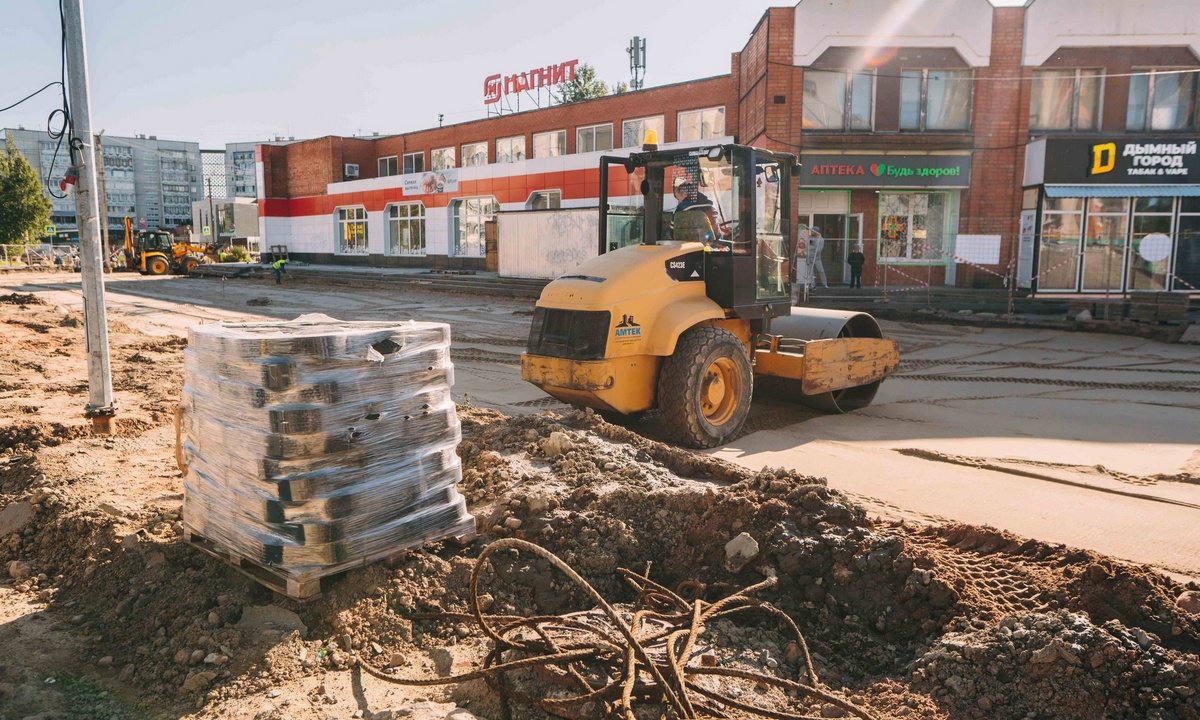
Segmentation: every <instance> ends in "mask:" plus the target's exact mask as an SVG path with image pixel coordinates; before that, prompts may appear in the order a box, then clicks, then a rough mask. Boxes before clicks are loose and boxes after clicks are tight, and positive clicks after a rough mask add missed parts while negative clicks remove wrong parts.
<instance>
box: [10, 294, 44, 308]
mask: <svg viewBox="0 0 1200 720" xmlns="http://www.w3.org/2000/svg"><path fill="white" fill-rule="evenodd" d="M0 303H4V304H6V305H20V306H21V307H25V306H27V305H49V304H50V303H48V302H46V301H45V300H43V299H41V298H40V297H38V296H37V295H34V294H33V293H9V294H8V295H0Z"/></svg>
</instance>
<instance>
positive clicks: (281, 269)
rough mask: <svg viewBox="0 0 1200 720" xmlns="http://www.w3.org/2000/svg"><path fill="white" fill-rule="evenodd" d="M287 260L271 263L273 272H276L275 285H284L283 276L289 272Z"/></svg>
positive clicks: (280, 259) (282, 259) (281, 259)
mask: <svg viewBox="0 0 1200 720" xmlns="http://www.w3.org/2000/svg"><path fill="white" fill-rule="evenodd" d="M286 266H287V258H279V259H278V260H276V261H275V262H273V263H271V270H273V271H274V272H275V284H276V285H281V284H283V275H284V273H286V272H287V267H286Z"/></svg>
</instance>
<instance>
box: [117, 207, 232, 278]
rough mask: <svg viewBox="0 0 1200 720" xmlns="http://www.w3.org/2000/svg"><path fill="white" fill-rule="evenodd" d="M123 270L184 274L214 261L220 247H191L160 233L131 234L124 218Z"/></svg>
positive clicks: (126, 219) (143, 232) (213, 245)
mask: <svg viewBox="0 0 1200 720" xmlns="http://www.w3.org/2000/svg"><path fill="white" fill-rule="evenodd" d="M123 252H124V254H125V269H126V270H137V271H138V272H140V273H141V274H143V275H165V274H167V273H168V272H171V273H176V274H180V275H187V274H189V273H191V272H192V268H194V267H196V266H197V265H199V264H200V263H202V262H216V261H217V258H218V257H219V254H220V246H219V245H217V244H216V243H211V244H209V245H193V244H191V243H188V242H182V241H177V240H176V239H175V236H173V235H172V234H171V233H169V232H165V231H163V230H150V231H141V232H138V233H136V234H135V233H134V232H133V220H132V218H128V217H127V218H125V247H124V251H123Z"/></svg>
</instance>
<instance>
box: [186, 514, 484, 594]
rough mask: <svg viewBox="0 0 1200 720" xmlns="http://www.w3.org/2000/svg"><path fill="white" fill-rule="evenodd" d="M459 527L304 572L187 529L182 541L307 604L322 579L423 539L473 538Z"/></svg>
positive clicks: (384, 559) (416, 544)
mask: <svg viewBox="0 0 1200 720" xmlns="http://www.w3.org/2000/svg"><path fill="white" fill-rule="evenodd" d="M458 530H460V531H463V532H460V534H458V535H452V536H450V537H442V538H436V533H431V534H430V535H429V536H427V537H425V538H422V539H421V540H419V541H417V542H414V543H412V544H411V545H406V546H404V547H400V548H388V549H387V550H386V551H383V552H379V553H375V554H374V555H369V556H367V557H363V558H359V559H358V560H355V561H353V562H349V563H339V564H338V565H334V566H332V567H328V568H321V569H319V570H312V571H309V572H304V573H294V572H288V571H286V570H283V569H282V568H278V567H273V566H270V565H264V564H262V563H260V562H256V561H254V560H251V559H250V558H247V557H243V556H241V555H239V554H238V553H235V552H233V551H232V550H228V549H226V548H224V547H221V546H220V545H218V544H217V543H215V542H213V541H212V540H209V539H208V538H206V537H203V536H201V535H200V534H199V533H196V532H193V531H191V530H188V529H186V528H185V529H184V531H183V539H184V542H187V543H188V544H190V545H191V546H192V547H194V548H196V549H197V550H201V551H203V552H205V553H207V554H209V555H211V556H213V557H215V558H216V559H218V560H220V561H221V562H223V563H225V564H226V565H228V566H230V567H231V568H233V569H234V570H237V571H238V572H240V573H241V574H243V575H245V576H246V577H248V578H250V579H251V580H254V581H255V582H257V583H258V584H260V585H262V586H263V587H266V588H270V589H271V590H274V591H275V592H277V593H279V594H280V595H284V596H286V597H289V598H291V599H292V600H295V601H296V602H300V603H308V602H312V601H314V600H319V599H321V581H322V580H324V579H325V578H332V577H334V576H337V575H341V574H342V573H344V572H348V571H350V570H353V569H355V568H359V567H363V566H364V565H371V564H373V563H377V562H389V561H391V560H393V559H395V558H398V557H400V556H402V555H403V554H404V553H405V552H406V551H408V550H410V549H411V548H414V547H420V546H421V545H424V544H425V543H426V542H431V541H434V540H435V539H436V540H437V541H439V542H440V541H449V542H457V543H460V544H465V543H467V542H469V541H470V540H471V539H473V538H474V531H473V530H472V531H466V530H467V529H466V528H463V527H460V528H458Z"/></svg>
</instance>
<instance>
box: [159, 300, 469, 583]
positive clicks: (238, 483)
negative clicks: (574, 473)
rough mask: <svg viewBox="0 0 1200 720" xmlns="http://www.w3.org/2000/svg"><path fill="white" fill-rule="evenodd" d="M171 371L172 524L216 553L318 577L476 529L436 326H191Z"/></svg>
mask: <svg viewBox="0 0 1200 720" xmlns="http://www.w3.org/2000/svg"><path fill="white" fill-rule="evenodd" d="M184 373H185V385H184V388H183V403H182V404H183V411H184V412H183V416H182V418H181V423H182V426H181V433H182V435H181V437H182V442H183V451H184V461H185V464H186V466H187V475H186V478H185V480H184V508H183V521H184V525H185V526H186V527H187V528H188V530H189V531H191V532H193V533H195V534H197V535H200V536H202V537H204V538H205V539H207V540H208V541H210V542H212V543H214V544H215V545H217V546H219V547H221V548H222V549H223V550H224V551H226V552H228V553H229V554H230V555H232V556H235V557H240V558H244V559H246V560H250V561H252V562H255V563H258V564H261V565H265V566H272V567H275V568H277V569H278V570H279V571H281V572H283V573H292V574H301V573H303V574H312V573H317V574H327V573H332V572H337V571H338V570H339V569H342V568H345V567H351V566H353V565H356V564H360V563H365V562H371V561H373V560H376V559H379V558H381V557H385V556H387V555H390V554H392V553H395V552H396V551H397V550H400V549H402V548H405V547H410V546H413V545H417V544H420V543H422V542H426V541H431V540H438V539H442V538H445V537H450V536H457V535H464V534H468V533H470V532H471V531H473V530H474V521H473V519H472V518H471V516H470V515H469V514H468V513H467V511H466V504H465V503H464V501H463V498H462V497H461V496H460V495H459V494H458V492H457V490H456V489H455V485H457V484H458V482H459V481H460V480H461V477H462V468H461V465H460V464H459V460H458V455H457V454H456V452H455V448H456V447H457V446H458V442H459V440H460V439H461V431H460V428H459V423H458V417H457V415H456V413H455V406H454V401H453V400H452V399H451V397H450V387H451V386H452V385H453V383H454V367H453V365H452V364H451V362H450V329H449V326H447V325H445V324H442V323H427V322H413V321H409V322H399V323H385V322H343V321H339V320H335V319H333V318H330V317H327V316H324V315H305V316H301V317H299V318H297V319H296V320H294V321H291V322H275V323H270V322H267V323H244V324H220V325H201V326H197V327H193V328H191V330H190V331H189V333H188V348H187V349H186V350H185V351H184Z"/></svg>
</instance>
